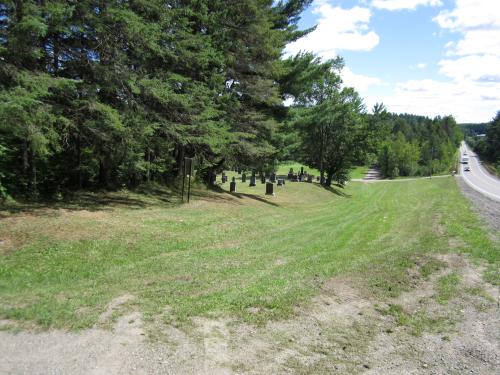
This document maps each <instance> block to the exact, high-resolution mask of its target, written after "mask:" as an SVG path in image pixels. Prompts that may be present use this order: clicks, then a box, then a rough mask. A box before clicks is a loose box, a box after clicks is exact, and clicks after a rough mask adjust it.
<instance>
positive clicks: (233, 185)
mask: <svg viewBox="0 0 500 375" xmlns="http://www.w3.org/2000/svg"><path fill="white" fill-rule="evenodd" d="M229 191H230V192H231V193H236V181H234V177H233V181H231V182H230V183H229Z"/></svg>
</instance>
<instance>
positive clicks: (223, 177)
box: [221, 173, 227, 184]
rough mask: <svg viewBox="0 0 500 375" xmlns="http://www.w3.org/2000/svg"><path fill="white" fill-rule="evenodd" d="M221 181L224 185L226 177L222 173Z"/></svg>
mask: <svg viewBox="0 0 500 375" xmlns="http://www.w3.org/2000/svg"><path fill="white" fill-rule="evenodd" d="M221 180H222V183H223V184H225V183H226V182H227V176H226V175H225V174H224V173H222V179H221Z"/></svg>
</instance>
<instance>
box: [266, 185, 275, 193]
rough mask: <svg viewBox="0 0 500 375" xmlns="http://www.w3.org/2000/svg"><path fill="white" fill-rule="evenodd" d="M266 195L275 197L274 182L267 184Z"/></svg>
mask: <svg viewBox="0 0 500 375" xmlns="http://www.w3.org/2000/svg"><path fill="white" fill-rule="evenodd" d="M266 195H274V184H273V183H272V182H268V183H266Z"/></svg>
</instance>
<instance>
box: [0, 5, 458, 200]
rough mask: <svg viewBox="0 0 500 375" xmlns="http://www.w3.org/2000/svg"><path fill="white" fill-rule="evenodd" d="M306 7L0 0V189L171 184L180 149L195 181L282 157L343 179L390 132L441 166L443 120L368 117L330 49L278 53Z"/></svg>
mask: <svg viewBox="0 0 500 375" xmlns="http://www.w3.org/2000/svg"><path fill="white" fill-rule="evenodd" d="M311 2H312V0H286V1H285V0H282V1H273V0H245V1H239V0H148V1H144V0H129V1H118V0H117V1H104V0H81V1H62V0H26V1H20V0H11V1H4V2H2V3H0V195H2V196H5V195H7V194H10V195H13V196H31V197H35V198H36V197H39V196H52V195H54V194H56V193H60V192H64V191H70V190H78V189H94V188H105V189H114V188H119V187H122V186H126V187H129V188H133V187H135V186H137V185H139V184H141V183H144V182H149V181H156V182H162V183H169V182H171V181H173V180H174V179H175V178H176V176H177V175H178V174H179V172H180V171H181V170H182V165H183V164H182V163H183V160H184V158H185V157H192V158H195V160H196V164H197V169H198V175H199V176H200V177H201V178H203V177H204V176H208V175H210V174H211V173H212V172H213V171H216V170H218V169H221V168H227V167H229V166H239V167H242V168H252V169H261V170H262V169H264V168H271V167H272V166H273V165H275V164H276V163H277V161H279V160H284V159H289V158H292V159H295V160H296V159H301V160H303V161H304V162H306V163H307V164H308V165H310V166H312V167H318V168H319V169H320V170H321V172H322V175H323V182H324V183H325V184H327V185H329V184H331V183H332V182H336V183H339V184H343V183H344V182H345V181H346V180H347V178H348V170H349V168H350V166H351V165H353V164H355V163H362V162H367V160H371V159H370V158H372V159H373V158H374V157H375V155H380V153H381V152H382V151H381V150H385V148H384V147H387V150H389V151H390V150H399V148H400V143H401V142H399V141H400V140H402V138H401V137H400V135H399V133H401V134H403V137H404V142H405V145H404V146H405V147H406V143H409V144H410V145H413V144H415V145H418V147H419V158H418V162H417V164H418V165H422V166H423V165H427V164H426V163H429V161H436V160H437V161H442V164H443V165H444V164H446V162H447V159H446V158H447V157H448V154H449V152H451V151H449V150H448V149H446V150H444V148H443V147H444V146H443V144H445V143H446V144H448V143H450V142H451V143H450V144H454V142H455V138H451V137H452V135H451V133H453V132H454V130H453V131H451V130H450V129H451V128H452V127H453V126H454V125H453V121H452V119H451V118H443V119H436V120H432V121H431V120H428V119H427V120H425V121H423V122H418V121H417V123H414V122H413V120H412V121H410V120H408V119H405V118H404V117H402V118H401V119H402V120H404V121H405V123H407V124H408V125H409V127H410V129H411V132H408V134H407V133H405V132H406V127H405V126H403V125H401V124H400V125H398V127H396V122H397V121H396V117H397V116H396V117H395V115H390V114H388V113H387V111H385V109H383V107H380V108H379V109H378V110H377V111H378V112H377V113H374V114H367V113H366V111H365V109H364V106H363V103H362V99H361V98H360V97H359V95H358V93H356V91H355V90H354V89H352V88H347V87H344V85H343V84H342V80H341V79H340V72H341V69H342V67H343V62H342V60H341V59H340V58H337V59H334V60H328V61H322V60H321V59H319V58H317V57H315V56H314V55H312V54H310V53H300V54H298V55H297V56H292V57H289V58H283V51H284V48H285V46H286V44H288V43H290V42H292V41H295V40H297V39H299V38H301V37H302V36H304V35H306V34H307V33H309V32H310V31H312V30H313V29H308V30H299V29H298V27H297V23H298V21H299V19H300V18H299V17H300V14H301V13H302V11H303V10H304V9H305V8H306V7H307V6H309V5H310V3H311ZM291 98H293V105H291V106H284V105H283V102H284V101H285V100H287V99H291ZM429 121H430V122H429ZM422 124H424V125H422ZM399 127H401V128H402V130H401V132H395V131H394V129H396V128H397V129H399ZM403 128H404V129H403ZM424 128H425V129H426V130H423V129H424ZM449 130H450V131H451V133H450V131H449ZM381 134H383V135H381ZM425 137H427V138H425ZM446 137H449V138H446ZM453 137H454V136H453ZM424 138H425V139H424ZM318 142H319V143H318ZM394 142H396V143H394ZM398 142H399V143H398ZM455 143H456V142H455ZM318 146H319V147H318ZM411 147H413V146H411ZM411 147H410V148H411ZM428 150H431V151H428ZM389 151H388V152H389ZM413 151H414V150H413ZM413 151H412V150H410V154H413ZM384 152H385V151H384ZM395 152H396V151H395ZM398 152H399V151H398ZM405 152H406V151H405ZM389 153H390V152H389ZM429 155H430V156H429ZM445 159H446V160H445ZM391 160H392V159H391ZM412 160H413V159H412ZM389 164H390V163H388V165H389ZM410 164H411V163H410ZM431 164H432V163H431ZM435 164H436V163H435ZM390 165H391V166H390V167H388V168H389V169H390V170H391V171H392V172H391V173H394V171H396V169H395V168H396V167H392V164H390ZM443 165H439V166H438V165H435V166H434V167H435V168H436V169H439V168H441V167H442V166H443ZM397 168H398V170H397V171H398V173H399V174H401V173H416V172H415V170H414V169H411V168H410V169H405V166H403V165H402V164H401V165H399V164H398V165H397ZM387 175H390V173H388V174H387Z"/></svg>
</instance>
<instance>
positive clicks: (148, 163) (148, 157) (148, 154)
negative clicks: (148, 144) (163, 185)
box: [146, 148, 151, 183]
mask: <svg viewBox="0 0 500 375" xmlns="http://www.w3.org/2000/svg"><path fill="white" fill-rule="evenodd" d="M150 180H151V150H150V149H149V148H147V149H146V181H147V182H148V183H149V181H150Z"/></svg>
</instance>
